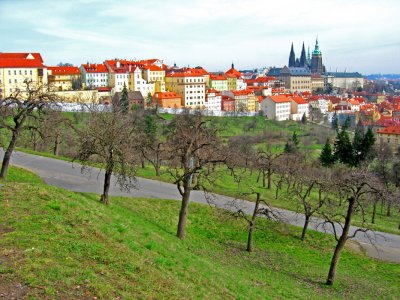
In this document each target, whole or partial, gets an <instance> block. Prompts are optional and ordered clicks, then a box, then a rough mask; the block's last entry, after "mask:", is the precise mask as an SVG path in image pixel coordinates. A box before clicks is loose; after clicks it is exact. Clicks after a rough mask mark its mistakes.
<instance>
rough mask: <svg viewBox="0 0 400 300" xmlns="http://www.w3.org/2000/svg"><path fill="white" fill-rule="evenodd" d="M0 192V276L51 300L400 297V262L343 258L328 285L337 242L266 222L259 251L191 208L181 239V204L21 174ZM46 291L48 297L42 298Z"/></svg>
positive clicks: (238, 232)
mask: <svg viewBox="0 0 400 300" xmlns="http://www.w3.org/2000/svg"><path fill="white" fill-rule="evenodd" d="M11 172H12V173H13V175H12V176H10V177H9V180H8V182H6V183H5V184H6V187H4V188H3V189H0V212H2V213H0V224H3V225H5V226H7V227H9V228H12V229H13V231H12V232H8V233H6V234H4V235H3V236H2V237H0V258H1V257H2V255H3V256H4V255H8V257H10V258H12V260H13V264H12V265H11V266H6V265H2V264H0V275H1V274H3V276H5V277H6V278H17V279H18V280H22V281H23V282H26V283H27V284H29V286H30V287H31V289H30V290H29V293H30V294H31V295H33V296H37V297H40V298H41V297H44V296H46V297H48V298H60V297H61V298H64V299H65V298H70V299H76V298H79V297H80V298H88V297H89V296H97V297H100V298H112V297H118V296H119V297H122V298H128V299H129V298H153V299H155V298H157V299H159V298H167V299H169V298H175V299H176V298H195V299H196V298H197V299H204V298H206V299H207V298H208V299H218V298H219V299H268V298H275V299H276V298H303V299H304V298H307V299H321V298H329V299H335V298H344V297H346V298H353V299H367V298H369V299H376V298H386V299H395V298H396V297H397V296H398V295H399V294H400V268H399V265H396V264H390V263H383V262H378V261H375V260H372V259H368V258H366V257H364V256H363V255H358V254H353V253H350V252H348V251H345V252H344V253H343V256H342V260H341V263H340V266H339V274H338V278H337V285H335V286H334V287H326V286H324V285H323V284H322V283H323V282H324V280H325V276H326V273H327V270H328V266H329V259H330V256H331V251H332V247H333V243H332V240H331V237H329V236H324V235H322V234H319V233H310V235H309V237H308V240H307V242H306V243H302V242H301V241H299V240H298V238H297V236H298V235H299V233H300V232H299V229H297V228H291V227H289V228H287V227H282V226H281V225H279V224H275V223H271V222H268V221H266V220H260V222H259V225H260V228H259V229H258V230H257V231H256V234H255V245H256V251H255V252H254V253H252V254H248V253H246V252H245V251H243V249H244V245H245V240H246V234H245V224H244V223H243V222H241V221H238V220H232V219H229V218H226V217H222V215H221V214H220V212H219V211H215V210H212V209H211V208H209V207H206V206H201V205H196V204H191V207H190V214H189V223H188V233H187V238H186V240H184V241H180V240H178V239H177V238H176V237H175V229H176V223H177V216H178V209H179V202H173V201H163V200H155V199H135V198H123V197H113V198H111V205H110V206H104V205H101V204H100V203H99V202H98V196H96V195H91V194H80V193H73V192H68V191H65V190H61V189H57V188H54V187H50V186H46V185H44V184H42V183H40V179H38V178H37V177H35V176H34V175H32V174H30V173H27V172H25V171H21V170H18V169H15V168H12V169H11ZM43 293H44V294H45V295H43Z"/></svg>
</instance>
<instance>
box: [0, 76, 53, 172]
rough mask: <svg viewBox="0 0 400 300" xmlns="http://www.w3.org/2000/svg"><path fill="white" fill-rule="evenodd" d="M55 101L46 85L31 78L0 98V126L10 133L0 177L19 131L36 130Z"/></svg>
mask: <svg viewBox="0 0 400 300" xmlns="http://www.w3.org/2000/svg"><path fill="white" fill-rule="evenodd" d="M57 102H59V98H58V97H57V96H56V95H55V94H54V93H53V92H52V91H51V90H50V89H49V87H48V86H47V85H43V84H35V83H34V82H32V81H31V80H25V81H24V83H23V85H22V87H21V88H20V89H17V90H16V91H14V92H12V93H11V94H10V95H8V96H7V97H5V98H0V128H3V129H5V130H7V131H9V132H10V135H11V138H10V142H9V143H8V146H6V148H5V153H4V158H3V162H2V165H1V171H0V178H1V179H5V178H6V176H7V171H8V166H9V164H10V160H11V154H12V153H13V151H14V149H15V145H16V143H17V141H18V139H19V137H20V136H21V133H22V132H23V131H26V130H30V131H32V132H33V131H37V129H38V124H40V121H41V120H43V118H44V117H45V115H46V113H47V112H49V111H51V110H53V109H54V108H55V107H56V103H57Z"/></svg>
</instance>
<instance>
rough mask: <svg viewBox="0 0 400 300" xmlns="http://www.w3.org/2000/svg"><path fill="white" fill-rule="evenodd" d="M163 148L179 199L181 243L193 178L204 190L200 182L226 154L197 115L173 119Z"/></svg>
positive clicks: (208, 175)
mask: <svg viewBox="0 0 400 300" xmlns="http://www.w3.org/2000/svg"><path fill="white" fill-rule="evenodd" d="M166 146H167V149H168V151H169V153H170V156H169V157H168V160H167V163H168V172H169V174H170V175H171V176H172V177H173V178H174V183H175V184H176V186H177V188H178V191H179V193H180V195H181V196H182V204H181V209H180V212H179V221H178V229H177V234H176V235H177V237H178V238H180V239H183V238H184V237H185V232H186V221H187V216H188V208H189V201H190V193H191V191H192V189H193V186H192V184H193V178H194V176H196V178H197V186H199V187H200V188H202V189H203V190H206V186H205V185H204V184H203V182H205V181H207V180H208V179H209V178H210V177H211V174H212V173H213V170H214V168H213V165H215V164H217V163H221V162H225V161H226V153H225V152H224V151H222V146H221V141H220V139H219V138H218V136H217V133H216V130H215V129H213V128H210V127H207V125H206V121H205V120H203V118H202V116H201V115H200V114H199V115H190V114H189V113H188V112H185V113H183V114H181V115H176V116H175V117H174V119H173V120H172V121H171V123H170V124H169V125H168V133H167V143H166ZM210 166H211V167H210Z"/></svg>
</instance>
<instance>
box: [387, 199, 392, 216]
mask: <svg viewBox="0 0 400 300" xmlns="http://www.w3.org/2000/svg"><path fill="white" fill-rule="evenodd" d="M391 207H392V203H390V200H389V201H388V205H387V211H386V216H387V217H390V216H391V211H390V210H391Z"/></svg>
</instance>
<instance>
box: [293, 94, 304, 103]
mask: <svg viewBox="0 0 400 300" xmlns="http://www.w3.org/2000/svg"><path fill="white" fill-rule="evenodd" d="M291 98H292V99H293V101H294V102H296V103H297V104H308V102H307V101H306V100H304V98H303V97H301V96H297V95H294V96H292V97H291Z"/></svg>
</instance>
